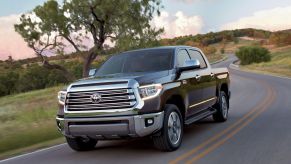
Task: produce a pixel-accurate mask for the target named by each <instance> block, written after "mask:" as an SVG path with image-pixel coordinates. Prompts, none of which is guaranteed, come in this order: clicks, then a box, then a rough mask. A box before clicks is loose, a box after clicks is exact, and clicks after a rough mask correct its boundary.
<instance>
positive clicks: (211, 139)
mask: <svg viewBox="0 0 291 164" xmlns="http://www.w3.org/2000/svg"><path fill="white" fill-rule="evenodd" d="M265 86H266V84H265ZM271 94H272V92H271V90H270V87H267V96H266V97H265V99H264V100H263V102H262V103H260V104H259V105H257V108H255V110H250V111H249V112H248V113H247V114H245V115H244V117H242V118H240V119H239V120H238V121H237V122H235V123H234V124H232V125H231V126H229V127H228V128H226V129H225V130H223V131H222V132H220V133H218V134H217V135H215V136H213V137H212V138H210V139H208V140H206V141H205V142H203V143H201V144H200V145H198V146H197V147H195V148H194V149H192V150H190V151H188V152H187V153H185V154H183V155H181V156H179V157H178V158H176V159H174V160H172V161H170V163H171V164H174V163H178V162H180V161H182V160H184V159H186V158H187V157H189V156H191V155H192V154H194V153H196V152H197V151H199V150H200V149H202V148H204V147H205V146H207V145H209V144H210V143H212V142H214V141H215V140H217V139H219V138H220V137H222V136H224V135H226V134H227V133H229V132H230V131H231V130H233V129H234V128H235V127H236V126H238V125H240V124H241V123H242V122H244V121H245V120H246V119H248V117H249V116H251V115H252V114H253V113H255V112H257V110H256V109H258V108H259V109H260V108H261V106H264V105H265V104H266V103H267V102H268V101H269V99H270V97H271Z"/></svg>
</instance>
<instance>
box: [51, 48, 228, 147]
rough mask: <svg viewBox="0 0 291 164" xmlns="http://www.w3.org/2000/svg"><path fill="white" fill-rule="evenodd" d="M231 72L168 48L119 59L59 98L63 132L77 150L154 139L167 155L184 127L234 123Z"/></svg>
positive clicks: (193, 51)
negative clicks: (230, 112) (230, 116)
mask: <svg viewBox="0 0 291 164" xmlns="http://www.w3.org/2000/svg"><path fill="white" fill-rule="evenodd" d="M229 84H230V78H229V72H228V70H227V68H211V65H210V64H209V61H208V60H207V58H206V57H205V55H204V54H203V52H202V51H201V50H200V49H198V48H194V47H189V46H164V47H157V48H147V49H139V50H133V51H127V52H123V53H120V54H117V55H113V56H112V57H110V58H109V59H108V60H107V61H106V62H104V63H103V64H102V66H101V67H100V68H99V69H94V70H91V71H90V76H89V77H88V78H86V79H81V80H79V81H76V82H74V83H72V84H71V85H69V86H68V87H67V88H66V89H65V90H63V91H60V92H59V93H58V101H59V110H58V114H57V117H56V121H57V126H58V129H59V130H60V131H61V132H62V134H63V135H64V136H65V138H66V140H67V143H68V145H69V146H70V147H71V148H72V149H74V150H76V151H84V150H91V149H94V148H95V146H96V143H97V141H98V140H109V139H129V138H135V137H151V138H152V140H153V144H154V145H155V147H157V148H158V149H161V150H163V151H174V150H176V149H177V148H179V146H180V145H181V142H182V138H183V127H184V126H185V125H189V124H191V123H194V122H196V121H198V120H201V119H203V118H206V117H209V116H212V117H213V119H214V121H216V122H224V121H226V120H227V118H228V109H229V99H230V89H229Z"/></svg>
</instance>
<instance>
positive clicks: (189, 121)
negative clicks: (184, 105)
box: [185, 108, 216, 125]
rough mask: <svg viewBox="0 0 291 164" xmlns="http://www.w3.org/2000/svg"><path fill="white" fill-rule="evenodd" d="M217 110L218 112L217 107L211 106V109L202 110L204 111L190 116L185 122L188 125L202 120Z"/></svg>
mask: <svg viewBox="0 0 291 164" xmlns="http://www.w3.org/2000/svg"><path fill="white" fill-rule="evenodd" d="M215 112H216V109H214V108H209V109H207V110H205V111H202V112H200V113H198V114H196V115H194V116H192V117H190V118H188V119H187V120H185V124H186V125H189V124H192V123H194V122H196V121H199V120H201V119H203V118H206V117H208V116H210V115H212V114H214V113H215Z"/></svg>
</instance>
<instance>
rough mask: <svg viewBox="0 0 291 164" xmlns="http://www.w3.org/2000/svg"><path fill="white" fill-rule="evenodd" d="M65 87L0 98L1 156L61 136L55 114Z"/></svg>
mask: <svg viewBox="0 0 291 164" xmlns="http://www.w3.org/2000/svg"><path fill="white" fill-rule="evenodd" d="M62 88H63V87H61V86H58V87H52V88H48V89H43V90H36V91H31V92H27V93H22V94H17V95H11V96H5V97H1V98H0V131H1V132H2V133H0V154H3V153H5V152H8V151H12V150H16V149H20V148H25V147H28V146H31V145H34V144H39V143H41V142H44V141H49V140H53V139H56V138H59V137H61V135H60V133H59V132H58V131H57V127H56V124H55V115H56V112H57V109H58V104H57V92H58V91H59V90H60V89H62Z"/></svg>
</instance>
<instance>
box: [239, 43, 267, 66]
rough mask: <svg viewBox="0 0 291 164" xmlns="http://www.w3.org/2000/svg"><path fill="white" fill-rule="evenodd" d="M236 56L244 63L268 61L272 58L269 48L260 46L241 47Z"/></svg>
mask: <svg viewBox="0 0 291 164" xmlns="http://www.w3.org/2000/svg"><path fill="white" fill-rule="evenodd" d="M236 56H237V57H238V58H239V59H240V61H241V64H242V65H247V64H251V63H260V62H267V61H270V60H271V55H270V52H269V50H268V49H266V48H263V47H259V46H245V47H240V48H239V50H238V51H237V52H236Z"/></svg>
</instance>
